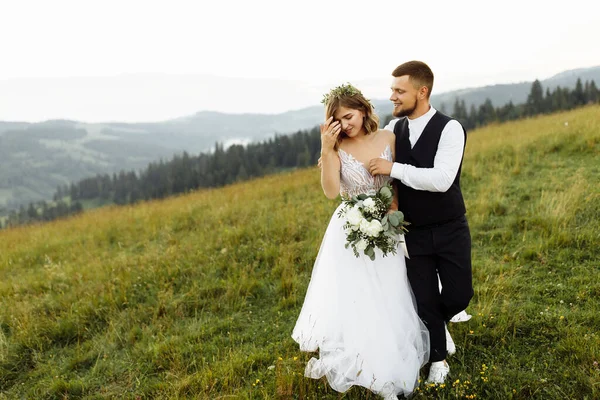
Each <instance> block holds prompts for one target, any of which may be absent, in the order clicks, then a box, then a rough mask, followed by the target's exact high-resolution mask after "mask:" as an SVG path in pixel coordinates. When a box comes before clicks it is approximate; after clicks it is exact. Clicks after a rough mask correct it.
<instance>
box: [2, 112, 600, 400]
mask: <svg viewBox="0 0 600 400" xmlns="http://www.w3.org/2000/svg"><path fill="white" fill-rule="evenodd" d="M599 115H600V107H597V106H595V107H586V108H584V109H580V110H576V111H571V112H565V113H560V114H556V115H551V116H546V117H539V118H534V119H530V120H525V121H519V122H512V123H507V124H502V125H496V126H490V127H487V128H484V129H480V130H477V131H474V132H472V133H471V134H470V136H469V141H468V145H467V152H466V156H465V161H464V166H463V178H462V186H463V191H464V194H465V197H466V201H467V208H468V218H469V221H470V224H471V230H472V236H473V268H474V285H475V297H474V299H473V301H472V304H471V306H470V307H469V312H470V313H471V314H473V318H472V319H471V320H470V321H469V322H467V323H461V324H453V325H452V326H451V327H450V329H451V331H452V333H453V336H454V338H455V341H456V343H457V345H458V352H457V354H456V355H454V356H453V357H452V358H451V359H450V362H451V366H452V371H451V373H452V375H451V380H450V381H449V382H448V384H446V385H445V386H444V387H440V386H437V387H425V386H421V387H420V388H419V391H418V393H417V395H416V396H415V398H416V399H429V398H438V399H455V398H472V397H473V396H476V398H479V399H596V398H600V367H599V366H598V363H600V337H599V336H600V333H599V332H598V327H600V301H599V298H600V266H599V260H600V249H599V244H600V228H599V227H598V221H600V183H599V182H600V162H599V161H598V160H599V159H600V158H599V157H598V156H599V154H600V118H599V117H598V116H599ZM565 121H568V122H569V124H568V126H565V124H564V122H565ZM336 206H337V202H336V201H330V200H327V199H326V198H325V196H324V195H323V194H322V192H321V189H320V183H319V173H318V170H317V169H316V168H311V169H307V170H303V171H297V172H291V173H283V174H280V175H275V176H270V177H266V178H263V179H257V180H254V181H250V182H246V183H242V184H237V185H234V186H229V187H226V188H222V189H214V190H204V191H198V192H195V193H192V194H189V195H185V196H179V197H175V198H171V199H167V200H163V201H153V202H148V203H143V204H139V205H136V206H126V207H106V208H102V209H96V210H90V211H88V212H86V213H84V214H83V215H80V216H77V217H74V218H70V219H68V220H63V221H55V222H52V223H48V224H44V225H36V226H29V227H18V228H12V229H8V230H5V231H0V399H20V398H33V399H79V398H86V399H104V398H119V399H120V398H125V399H183V398H198V399H273V398H280V399H339V398H345V399H376V398H377V397H376V396H374V395H372V394H370V393H369V392H368V391H367V390H365V389H362V388H352V389H351V390H349V391H348V392H347V393H345V394H343V395H339V394H337V393H336V392H334V391H332V390H331V389H329V387H328V386H327V384H326V382H325V381H323V380H321V381H315V380H310V379H308V378H304V377H303V370H304V365H305V363H306V361H307V360H308V359H309V358H310V357H311V355H309V354H304V353H300V352H299V351H298V348H297V345H296V344H295V343H294V342H293V340H292V339H291V338H290V334H291V330H292V328H293V326H294V323H295V320H296V317H297V315H298V313H299V311H300V307H301V305H302V301H303V298H304V294H305V292H306V288H307V284H308V281H309V279H310V273H311V268H312V263H313V262H314V258H315V256H316V253H317V250H318V248H319V244H320V240H321V237H322V235H323V233H324V230H325V228H326V226H327V223H328V220H329V218H330V217H331V214H332V213H333V210H334V209H335V207H336ZM423 372H425V371H423Z"/></svg>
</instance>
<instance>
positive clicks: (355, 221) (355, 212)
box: [346, 207, 363, 226]
mask: <svg viewBox="0 0 600 400" xmlns="http://www.w3.org/2000/svg"><path fill="white" fill-rule="evenodd" d="M346 219H347V220H348V222H349V223H350V225H352V226H359V225H360V222H361V220H362V219H363V216H362V214H361V212H360V210H359V209H358V207H352V208H351V209H350V210H348V211H347V212H346Z"/></svg>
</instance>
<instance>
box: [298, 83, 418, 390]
mask: <svg viewBox="0 0 600 400" xmlns="http://www.w3.org/2000/svg"><path fill="white" fill-rule="evenodd" d="M323 103H324V104H325V107H326V117H327V120H326V121H325V123H324V124H322V125H321V145H322V149H321V160H320V163H321V185H322V187H323V191H324V192H325V196H327V197H328V198H330V199H334V198H336V197H337V196H338V194H340V193H342V194H345V195H349V196H354V195H357V194H360V193H367V192H372V191H376V190H378V189H380V188H381V187H382V186H383V185H385V184H386V183H387V182H388V181H389V180H390V178H389V177H388V176H376V177H373V176H372V175H370V174H369V172H368V171H367V169H366V168H365V162H368V161H369V160H370V159H372V158H375V157H378V156H379V157H382V158H385V159H388V160H390V161H392V160H393V159H394V148H395V146H394V141H395V136H394V134H393V133H392V132H390V131H386V130H380V129H378V127H379V118H378V117H377V116H376V115H375V114H374V113H373V107H372V105H371V103H370V102H369V101H368V100H367V99H365V97H364V96H363V95H362V93H361V92H360V91H359V90H358V89H356V88H355V87H354V86H352V85H350V84H347V85H342V86H338V87H337V88H335V89H333V90H332V91H331V92H330V93H329V94H328V95H326V96H325V97H324V99H323ZM395 204H396V202H394V203H393V204H392V208H394V209H395V208H397V206H396V205H395ZM340 207H341V205H340ZM340 207H338V209H337V210H336V211H335V212H334V214H333V216H332V218H331V221H330V222H329V225H328V227H327V230H326V232H325V236H324V237H323V241H322V243H321V248H320V249H319V253H318V255H317V258H316V261H315V264H314V267H313V271H312V277H311V280H310V284H309V286H308V291H307V293H306V297H305V299H304V304H303V306H302V310H301V312H300V315H299V317H298V320H297V322H296V326H295V327H294V330H293V332H292V338H293V339H294V340H295V341H296V342H297V343H298V344H299V345H300V350H302V351H308V352H313V351H317V350H318V352H319V358H312V359H311V360H310V361H309V362H308V364H307V366H306V370H305V376H307V377H310V378H315V379H318V378H321V377H323V376H325V377H326V378H327V381H328V382H329V384H330V386H331V387H332V388H333V389H335V390H336V391H338V392H345V391H347V390H348V389H349V388H350V387H351V386H353V385H359V386H363V387H365V388H368V389H370V390H371V391H373V392H374V393H377V394H379V395H380V396H382V397H384V398H386V399H396V398H397V397H396V396H397V395H408V394H410V393H412V392H413V390H414V389H415V387H416V386H417V384H418V378H419V369H420V368H421V366H423V365H424V364H425V363H426V362H427V360H428V358H429V354H428V353H429V335H428V332H427V328H426V327H425V325H423V323H422V322H421V320H420V319H419V316H418V315H417V312H416V306H415V301H414V298H413V294H412V291H411V288H410V286H409V283H408V279H407V276H406V266H405V261H404V254H403V252H402V250H400V249H399V251H398V252H397V254H396V255H388V256H387V257H383V254H382V253H381V251H380V250H379V249H376V250H375V251H376V254H375V255H376V257H375V260H374V261H371V259H370V258H369V257H368V256H365V255H363V254H361V255H360V257H358V258H357V257H355V256H354V253H353V251H352V249H351V248H348V249H346V248H345V247H344V244H345V243H346V234H345V232H344V230H343V228H342V226H343V224H344V222H343V220H342V219H341V218H340V217H338V211H339V210H340ZM409 229H410V227H409ZM408 234H409V235H410V232H409V233H408Z"/></svg>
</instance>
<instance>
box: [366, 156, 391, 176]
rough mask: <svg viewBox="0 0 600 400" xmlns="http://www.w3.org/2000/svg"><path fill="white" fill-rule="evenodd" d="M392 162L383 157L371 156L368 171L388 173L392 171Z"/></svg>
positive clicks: (377, 173)
mask: <svg viewBox="0 0 600 400" xmlns="http://www.w3.org/2000/svg"><path fill="white" fill-rule="evenodd" d="M393 165H394V163H393V162H391V161H388V160H384V159H383V158H373V159H372V160H371V161H369V172H370V173H371V175H373V176H376V175H388V176H389V175H390V174H391V173H392V166H393Z"/></svg>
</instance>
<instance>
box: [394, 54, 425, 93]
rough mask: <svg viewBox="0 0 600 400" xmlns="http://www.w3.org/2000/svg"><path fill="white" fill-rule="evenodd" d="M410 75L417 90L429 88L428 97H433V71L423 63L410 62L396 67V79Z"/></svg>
mask: <svg viewBox="0 0 600 400" xmlns="http://www.w3.org/2000/svg"><path fill="white" fill-rule="evenodd" d="M404 75H408V76H409V77H410V81H411V83H412V84H413V85H414V86H415V88H417V89H418V88H420V87H422V86H426V87H427V97H429V96H430V95H431V89H433V71H431V68H429V66H428V65H427V64H425V63H424V62H422V61H408V62H405V63H404V64H401V65H399V66H397V67H396V69H395V70H394V71H393V72H392V76H393V77H394V78H398V77H400V76H404Z"/></svg>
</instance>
